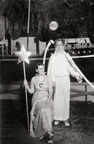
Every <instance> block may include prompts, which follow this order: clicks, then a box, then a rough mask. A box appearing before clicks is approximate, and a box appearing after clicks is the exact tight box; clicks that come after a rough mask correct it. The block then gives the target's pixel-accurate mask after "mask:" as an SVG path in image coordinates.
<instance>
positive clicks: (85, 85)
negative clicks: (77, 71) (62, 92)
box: [85, 84, 87, 102]
mask: <svg viewBox="0 0 94 144" xmlns="http://www.w3.org/2000/svg"><path fill="white" fill-rule="evenodd" d="M85 101H86V102H87V84H85Z"/></svg>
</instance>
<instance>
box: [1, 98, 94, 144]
mask: <svg viewBox="0 0 94 144" xmlns="http://www.w3.org/2000/svg"><path fill="white" fill-rule="evenodd" d="M0 107H1V108H0V109H1V111H0V120H1V122H0V123H1V125H0V127H1V128H0V131H1V132H0V135H1V144H46V142H45V140H38V139H35V138H31V137H30V136H29V132H28V130H27V124H26V111H25V107H23V104H22V103H21V100H0ZM70 123H71V126H70V127H65V126H64V124H63V123H60V124H59V125H58V126H53V133H54V138H53V140H54V144H94V103H92V102H77V101H74V102H73V101H72V102H71V106H70Z"/></svg>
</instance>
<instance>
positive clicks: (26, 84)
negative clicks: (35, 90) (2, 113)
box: [24, 79, 29, 89]
mask: <svg viewBox="0 0 94 144" xmlns="http://www.w3.org/2000/svg"><path fill="white" fill-rule="evenodd" d="M24 86H25V87H26V89H28V88H29V86H28V82H27V80H26V79H25V80H24Z"/></svg>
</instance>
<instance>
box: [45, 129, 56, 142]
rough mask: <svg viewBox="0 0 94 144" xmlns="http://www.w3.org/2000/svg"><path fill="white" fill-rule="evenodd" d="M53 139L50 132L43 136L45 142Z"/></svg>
mask: <svg viewBox="0 0 94 144" xmlns="http://www.w3.org/2000/svg"><path fill="white" fill-rule="evenodd" d="M53 137H54V134H52V133H51V132H50V131H49V132H47V133H46V134H45V139H46V140H47V141H49V140H52V138H53Z"/></svg>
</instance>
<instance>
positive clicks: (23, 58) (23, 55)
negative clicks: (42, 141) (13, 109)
mask: <svg viewBox="0 0 94 144" xmlns="http://www.w3.org/2000/svg"><path fill="white" fill-rule="evenodd" d="M14 54H15V55H16V56H17V57H18V64H19V63H20V62H23V72H24V80H26V71H25V62H26V63H28V64H29V59H28V57H29V56H30V55H31V52H28V51H26V49H25V47H24V45H22V48H21V51H18V52H14ZM25 97H26V111H27V125H28V131H29V115H28V100H27V89H26V88H25Z"/></svg>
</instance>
